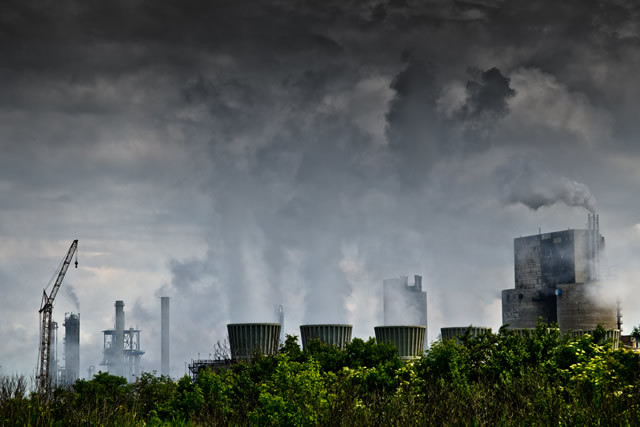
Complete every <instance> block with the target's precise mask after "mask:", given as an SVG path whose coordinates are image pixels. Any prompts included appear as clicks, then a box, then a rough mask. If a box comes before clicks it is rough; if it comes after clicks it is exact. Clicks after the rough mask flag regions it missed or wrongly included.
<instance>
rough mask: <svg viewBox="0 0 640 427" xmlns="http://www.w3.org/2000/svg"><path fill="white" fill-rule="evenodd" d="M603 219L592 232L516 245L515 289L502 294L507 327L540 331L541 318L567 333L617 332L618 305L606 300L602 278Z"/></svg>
mask: <svg viewBox="0 0 640 427" xmlns="http://www.w3.org/2000/svg"><path fill="white" fill-rule="evenodd" d="M599 223H600V221H599V217H598V215H595V214H589V216H588V221H587V228H586V229H582V230H571V229H569V230H564V231H556V232H552V233H538V234H536V235H533V236H526V237H519V238H517V239H515V240H514V270H515V289H505V290H503V291H502V322H503V324H505V325H508V327H509V328H514V329H519V328H535V327H536V323H537V321H538V318H541V319H542V320H543V321H544V322H546V323H551V322H556V323H558V326H559V327H560V330H561V331H562V332H569V331H578V330H594V329H595V328H596V326H597V325H602V326H603V327H604V328H605V329H608V330H615V329H619V328H618V326H619V325H618V316H617V309H616V303H615V300H611V299H607V298H602V297H601V296H600V293H601V289H602V287H603V286H604V285H605V283H603V282H602V280H601V277H600V256H601V251H602V250H603V249H604V242H605V240H604V237H603V236H602V235H601V234H600V225H599Z"/></svg>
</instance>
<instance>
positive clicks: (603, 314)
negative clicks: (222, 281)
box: [39, 214, 629, 390]
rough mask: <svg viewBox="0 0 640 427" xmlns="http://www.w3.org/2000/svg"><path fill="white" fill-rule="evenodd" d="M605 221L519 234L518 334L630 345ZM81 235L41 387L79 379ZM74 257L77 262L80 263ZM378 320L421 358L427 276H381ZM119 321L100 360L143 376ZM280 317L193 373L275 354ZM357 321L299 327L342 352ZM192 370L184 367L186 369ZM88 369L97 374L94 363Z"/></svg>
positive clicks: (247, 332)
mask: <svg viewBox="0 0 640 427" xmlns="http://www.w3.org/2000/svg"><path fill="white" fill-rule="evenodd" d="M599 223H600V221H599V217H598V215H596V214H589V216H588V220H587V226H586V228H584V229H567V230H561V231H554V232H546V233H543V232H539V233H538V234H535V235H530V236H524V237H518V238H515V239H514V241H513V250H514V252H513V259H514V264H513V268H514V287H513V288H511V289H505V290H503V291H502V323H503V325H505V326H507V328H509V329H511V330H514V331H515V332H517V333H520V332H521V331H524V330H528V329H533V328H535V327H536V325H537V323H538V321H539V320H542V321H543V322H545V323H555V324H557V325H558V327H559V329H560V331H561V332H563V333H567V334H571V335H573V336H575V335H579V334H583V333H588V332H592V331H593V330H595V329H596V327H597V326H602V327H604V329H605V330H606V334H607V335H606V336H607V337H609V338H611V339H612V340H613V343H614V346H617V345H618V341H621V342H623V343H624V342H627V341H629V340H628V339H626V338H628V337H621V336H620V332H621V311H620V306H619V305H616V301H615V295H613V296H610V295H606V294H605V293H603V292H602V291H603V289H604V288H605V287H606V285H607V284H606V278H603V277H602V276H601V274H600V258H601V255H602V252H603V250H604V247H605V239H604V236H603V235H602V234H600V224H599ZM76 250H77V241H74V243H73V244H72V246H71V248H70V249H69V252H68V253H67V255H66V257H65V258H64V260H63V263H62V264H61V267H59V270H58V271H57V278H56V281H55V284H54V286H53V287H52V290H51V291H50V292H49V293H47V291H46V289H45V292H44V294H43V299H42V304H41V310H40V313H41V322H42V329H41V331H42V334H41V335H42V339H41V352H40V357H39V361H40V365H39V372H40V376H39V385H40V387H41V390H46V389H47V388H48V387H51V386H53V387H55V386H64V385H71V384H73V383H74V382H75V381H76V380H77V379H78V378H80V314H79V313H66V314H65V316H64V322H63V323H62V326H63V327H64V338H63V340H62V342H63V346H62V347H63V352H62V354H60V353H61V352H60V350H59V346H58V342H59V331H60V330H62V328H60V327H59V324H58V323H57V322H55V321H53V320H52V317H51V314H52V307H53V299H54V298H55V295H56V293H57V291H58V288H59V287H60V285H61V283H62V279H63V278H64V274H65V273H66V269H67V267H68V266H69V264H70V262H71V260H72V257H73V256H74V254H75V255H76V257H77V252H76ZM76 264H77V260H76ZM381 285H382V287H381V290H382V310H381V311H382V312H381V313H380V314H381V317H382V319H383V323H382V325H378V326H374V327H372V332H374V335H375V338H376V340H377V341H378V342H389V343H392V344H394V345H395V347H396V348H397V349H398V354H399V356H400V357H401V358H402V359H404V360H407V361H410V360H413V359H415V358H416V357H419V356H420V355H421V354H422V353H423V352H424V350H425V349H426V348H427V346H428V340H427V333H426V332H427V326H428V322H427V293H426V291H425V290H424V287H423V282H422V276H419V275H414V276H413V283H409V277H408V276H400V277H396V278H391V279H386V280H384V281H383V282H382V284H381ZM114 306H115V321H114V327H113V328H112V329H106V330H103V331H102V334H103V349H102V353H103V358H102V361H101V363H100V365H101V366H103V367H104V368H105V370H106V371H108V372H109V373H111V374H114V375H119V376H123V377H125V378H126V379H127V380H128V381H135V379H136V378H137V377H138V376H139V375H140V374H141V373H142V371H143V368H144V366H143V364H142V357H143V355H144V354H145V351H144V350H143V349H142V345H141V332H142V331H141V330H140V329H138V327H137V326H136V327H135V328H134V327H128V328H127V327H125V311H124V306H125V304H124V301H122V300H117V301H116V302H115V305H114ZM169 310H170V299H169V297H160V304H159V314H160V316H159V323H160V348H159V353H160V374H161V375H164V376H170V375H171V372H170V349H171V341H170V335H171V334H170V313H169ZM274 317H275V319H276V321H275V322H272V323H270V322H265V323H230V324H228V325H227V332H228V336H227V341H225V346H220V342H218V346H219V348H218V351H217V352H216V357H215V358H213V359H212V358H211V356H210V358H209V359H200V358H199V357H198V359H196V360H192V361H191V363H190V364H189V371H190V372H191V374H192V375H193V376H196V375H197V374H198V372H200V371H201V370H202V369H204V368H213V369H224V368H226V367H228V366H229V365H230V364H232V363H236V362H238V361H242V360H250V359H251V357H252V355H253V354H255V352H260V353H262V354H275V353H277V352H278V350H279V348H280V346H281V345H282V343H283V342H284V339H285V335H284V307H283V306H282V305H276V306H275V316H274ZM352 330H353V325H351V324H342V323H326V324H304V325H300V329H299V332H300V335H299V336H300V342H301V344H302V348H303V349H306V348H308V347H309V345H311V343H312V341H314V340H317V341H320V342H322V343H324V344H328V345H332V346H335V347H337V348H340V349H344V348H345V346H346V345H347V344H348V343H349V342H351V339H352ZM490 332H491V328H489V327H482V326H455V325H453V326H446V327H442V328H441V335H440V339H442V340H456V341H457V342H462V341H464V339H466V338H464V337H465V336H466V337H473V336H479V335H482V334H485V333H490ZM185 369H186V368H185ZM87 372H88V375H89V376H91V375H93V374H94V373H95V368H94V366H93V365H91V366H89V369H88V371H87Z"/></svg>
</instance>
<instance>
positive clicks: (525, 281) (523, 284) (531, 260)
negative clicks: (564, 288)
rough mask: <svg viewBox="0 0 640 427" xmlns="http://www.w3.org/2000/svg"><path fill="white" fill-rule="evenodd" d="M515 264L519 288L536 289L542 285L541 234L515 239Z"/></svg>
mask: <svg viewBox="0 0 640 427" xmlns="http://www.w3.org/2000/svg"><path fill="white" fill-rule="evenodd" d="M513 265H514V270H515V287H516V288H517V289H534V288H537V287H539V286H541V285H542V270H541V266H540V236H538V235H535V236H527V237H520V238H517V239H514V240H513Z"/></svg>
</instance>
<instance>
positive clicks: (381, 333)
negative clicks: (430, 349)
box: [374, 326, 427, 360]
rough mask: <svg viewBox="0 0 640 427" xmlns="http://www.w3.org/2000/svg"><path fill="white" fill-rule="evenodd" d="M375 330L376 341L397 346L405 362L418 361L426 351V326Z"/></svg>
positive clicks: (392, 327)
mask: <svg viewBox="0 0 640 427" xmlns="http://www.w3.org/2000/svg"><path fill="white" fill-rule="evenodd" d="M374 329H375V332H376V341H377V342H379V343H391V344H393V345H395V346H396V348H397V349H398V356H399V357H400V358H401V359H403V360H412V359H416V358H418V357H420V355H421V354H422V352H423V351H424V350H423V348H424V337H425V333H426V330H427V328H426V327H425V326H376V327H375V328H374Z"/></svg>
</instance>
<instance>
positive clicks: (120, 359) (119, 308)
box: [113, 300, 124, 376]
mask: <svg viewBox="0 0 640 427" xmlns="http://www.w3.org/2000/svg"><path fill="white" fill-rule="evenodd" d="M115 307H116V336H115V342H114V344H113V360H114V362H115V363H114V364H115V369H114V371H115V372H114V373H113V374H114V375H119V376H124V369H123V368H124V301H121V300H118V301H116V303H115Z"/></svg>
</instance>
